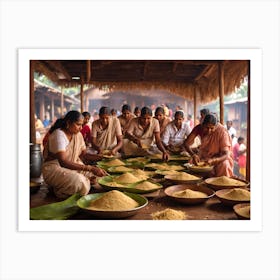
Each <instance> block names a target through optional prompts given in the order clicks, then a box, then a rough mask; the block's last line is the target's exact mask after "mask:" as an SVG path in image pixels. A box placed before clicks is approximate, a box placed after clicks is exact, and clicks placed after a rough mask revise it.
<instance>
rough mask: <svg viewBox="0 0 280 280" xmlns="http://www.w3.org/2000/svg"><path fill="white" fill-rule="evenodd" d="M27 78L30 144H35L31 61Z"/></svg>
mask: <svg viewBox="0 0 280 280" xmlns="http://www.w3.org/2000/svg"><path fill="white" fill-rule="evenodd" d="M29 71H30V72H29V78H30V81H29V83H30V88H29V98H30V100H29V104H30V116H29V118H30V139H29V141H30V143H34V144H35V143H36V129H35V117H34V115H35V94H34V67H33V61H32V60H30V64H29Z"/></svg>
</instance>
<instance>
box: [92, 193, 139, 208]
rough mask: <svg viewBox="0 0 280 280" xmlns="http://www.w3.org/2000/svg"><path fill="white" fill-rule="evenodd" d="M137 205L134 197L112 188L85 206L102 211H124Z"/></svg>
mask: <svg viewBox="0 0 280 280" xmlns="http://www.w3.org/2000/svg"><path fill="white" fill-rule="evenodd" d="M138 206H139V204H138V202H137V201H135V200H134V199H132V198H130V197H129V196H127V195H125V194H124V193H122V192H120V191H117V190H113V191H110V192H107V193H105V194H104V195H103V196H101V197H100V198H98V199H96V200H94V201H92V202H91V204H90V205H89V206H88V207H87V208H88V209H91V210H103V211H124V210H130V209H133V208H136V207H138Z"/></svg>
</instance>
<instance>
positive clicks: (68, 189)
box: [42, 111, 106, 198]
mask: <svg viewBox="0 0 280 280" xmlns="http://www.w3.org/2000/svg"><path fill="white" fill-rule="evenodd" d="M82 124H83V115H82V114H81V113H80V112H78V111H70V112H68V113H67V114H66V116H65V117H64V118H63V119H61V120H60V121H58V122H56V125H54V126H52V128H51V129H50V134H49V137H48V140H47V143H46V145H45V147H44V152H43V156H44V163H43V167H42V174H43V178H44V180H45V182H46V183H47V184H48V185H50V186H52V187H53V190H54V193H55V195H56V196H57V197H59V198H67V197H68V196H70V195H72V194H74V193H79V194H80V195H86V194H88V192H89V190H90V183H91V181H94V179H95V176H99V177H102V176H104V175H106V172H105V171H104V170H103V169H100V168H98V167H96V166H91V165H85V164H84V163H83V160H85V159H88V160H99V159H100V157H97V156H96V155H95V156H94V155H87V154H86V145H85V142H84V139H83V136H82V134H81V133H80V129H81V127H82Z"/></svg>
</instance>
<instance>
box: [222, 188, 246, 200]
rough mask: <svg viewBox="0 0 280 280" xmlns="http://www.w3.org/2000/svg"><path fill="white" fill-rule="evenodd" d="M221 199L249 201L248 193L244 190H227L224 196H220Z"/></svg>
mask: <svg viewBox="0 0 280 280" xmlns="http://www.w3.org/2000/svg"><path fill="white" fill-rule="evenodd" d="M221 197H222V198H226V199H230V200H240V201H243V200H244V201H248V200H250V192H249V191H247V190H244V189H239V188H235V189H232V190H229V191H228V192H226V193H225V194H224V195H221Z"/></svg>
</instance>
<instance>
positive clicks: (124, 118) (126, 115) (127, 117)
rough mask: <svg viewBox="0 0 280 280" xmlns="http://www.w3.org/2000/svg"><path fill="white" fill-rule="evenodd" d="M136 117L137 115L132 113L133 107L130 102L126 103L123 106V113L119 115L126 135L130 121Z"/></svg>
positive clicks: (123, 132)
mask: <svg viewBox="0 0 280 280" xmlns="http://www.w3.org/2000/svg"><path fill="white" fill-rule="evenodd" d="M133 118H135V115H133V114H132V113H131V108H130V106H129V105H128V104H124V105H123V106H122V114H121V115H120V116H119V117H118V119H119V121H120V124H121V128H122V134H123V136H124V137H125V134H126V131H127V129H128V127H129V124H130V121H131V120H132V119H133Z"/></svg>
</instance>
